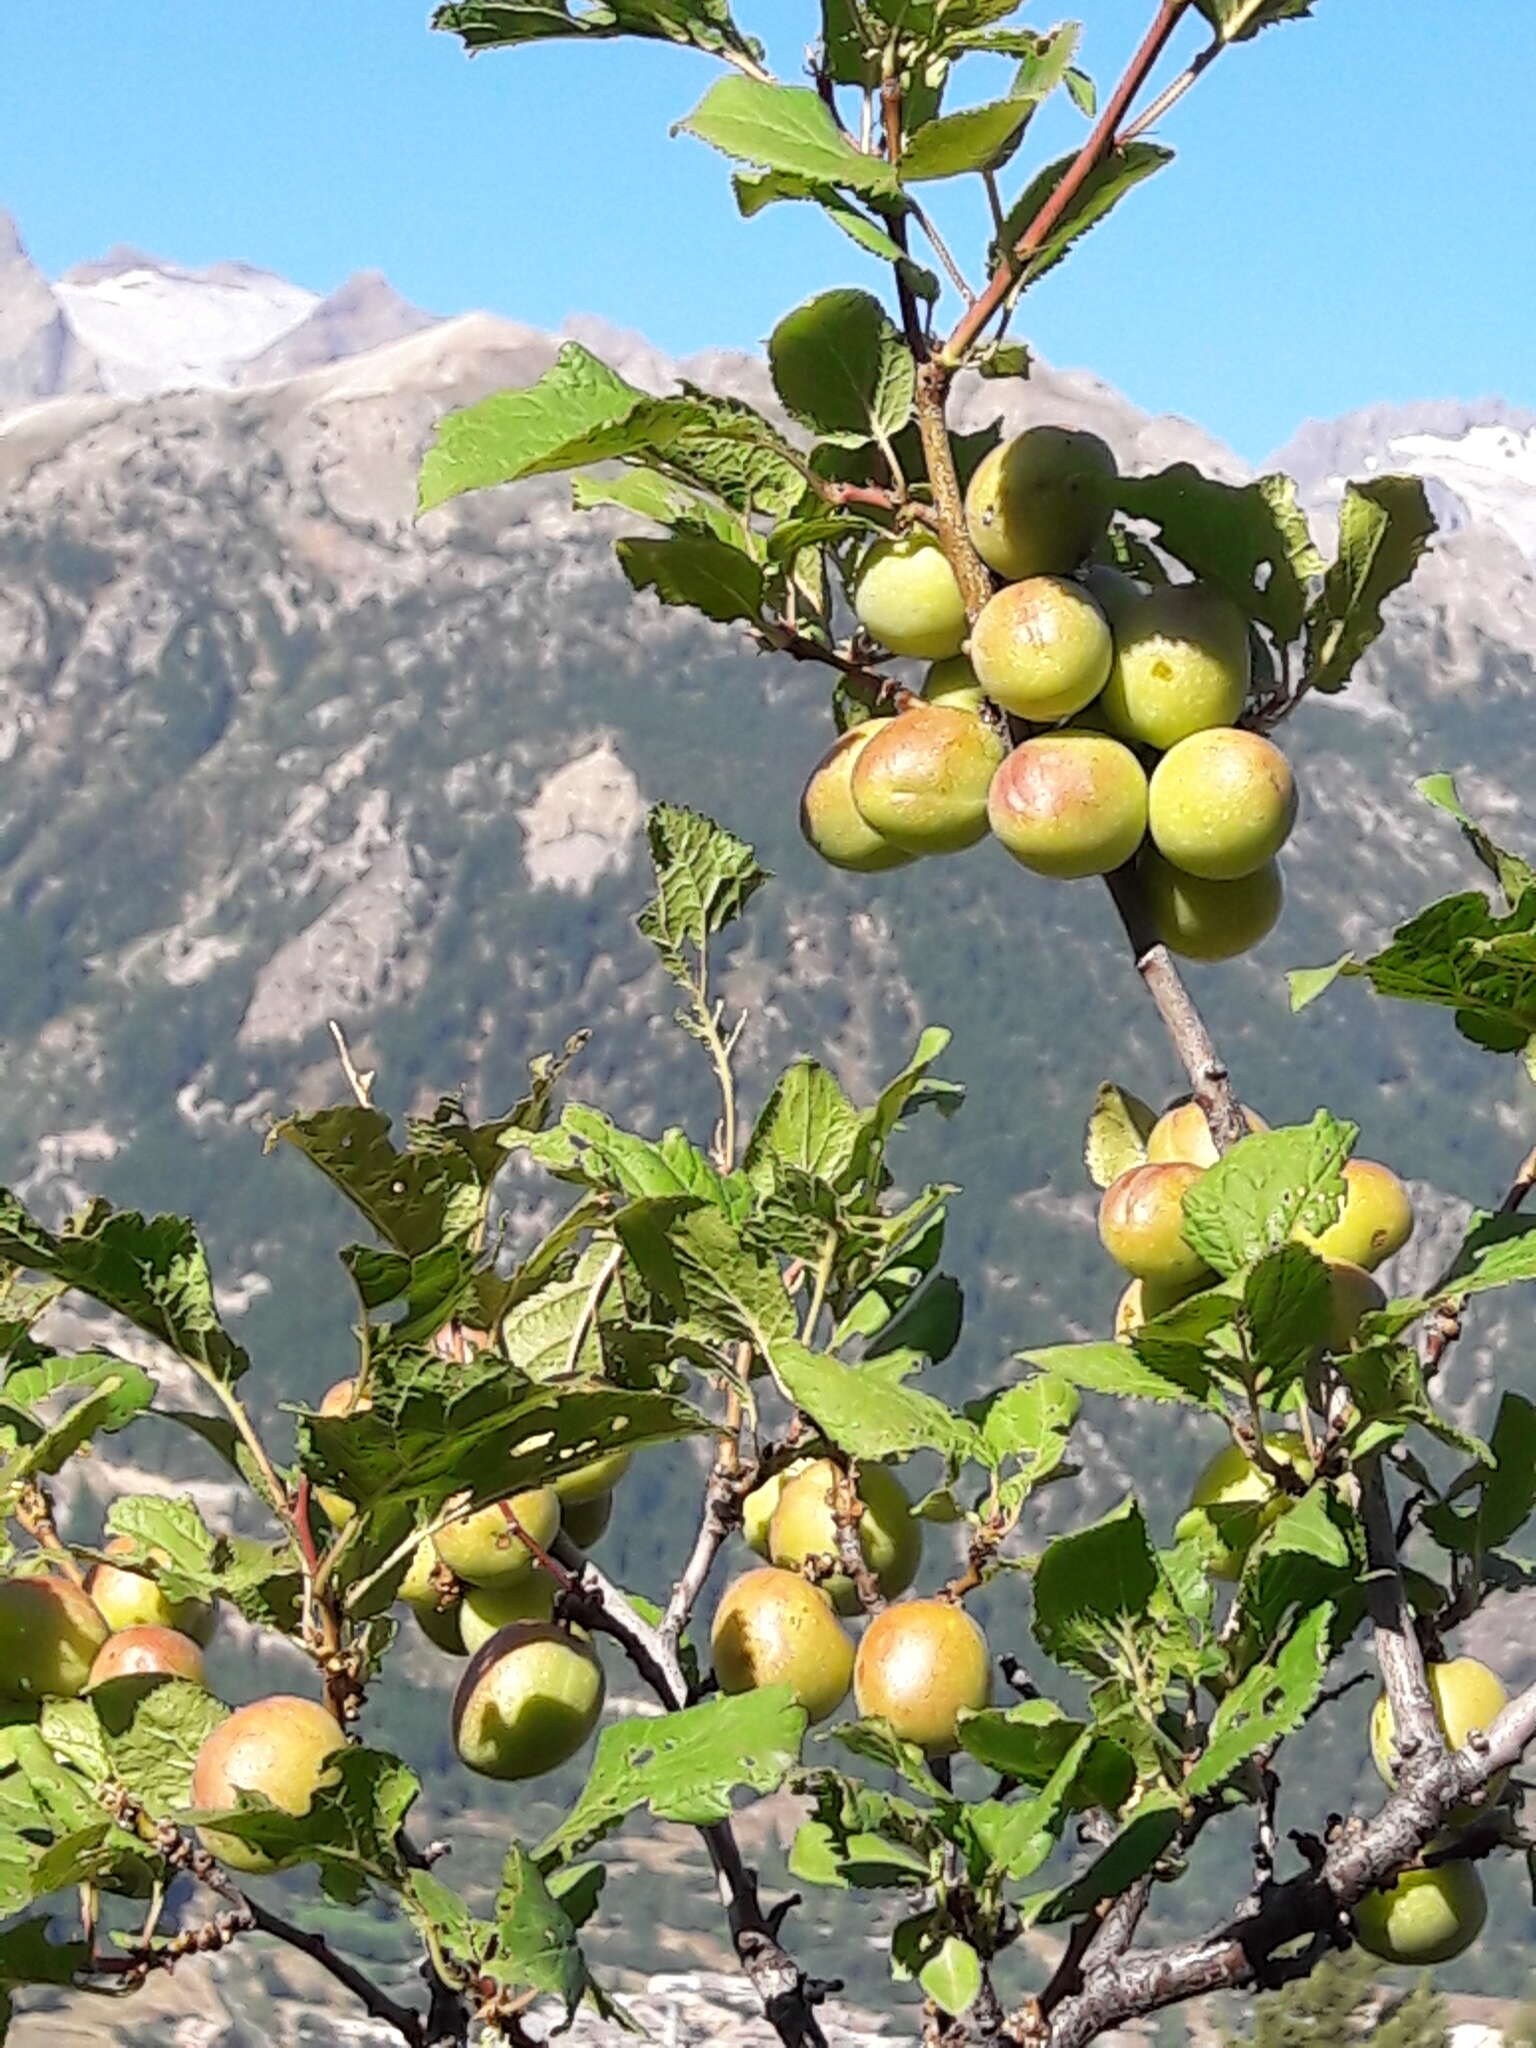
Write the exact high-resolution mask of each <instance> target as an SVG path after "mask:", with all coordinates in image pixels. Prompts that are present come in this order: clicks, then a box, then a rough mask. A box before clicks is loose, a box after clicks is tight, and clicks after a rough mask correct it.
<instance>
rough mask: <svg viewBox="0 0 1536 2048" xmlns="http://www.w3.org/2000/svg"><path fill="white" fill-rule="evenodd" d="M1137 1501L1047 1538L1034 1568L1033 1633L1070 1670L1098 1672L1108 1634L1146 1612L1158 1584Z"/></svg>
mask: <svg viewBox="0 0 1536 2048" xmlns="http://www.w3.org/2000/svg"><path fill="white" fill-rule="evenodd" d="M1159 1583H1160V1582H1159V1578H1158V1570H1157V1559H1156V1558H1155V1557H1154V1555H1153V1552H1152V1545H1151V1542H1150V1540H1149V1539H1148V1536H1147V1525H1146V1523H1145V1521H1143V1519H1142V1513H1141V1509H1140V1507H1139V1506H1138V1505H1137V1503H1136V1502H1135V1501H1134V1500H1126V1501H1124V1502H1122V1504H1121V1505H1120V1506H1119V1507H1118V1508H1115V1509H1114V1510H1113V1511H1112V1512H1111V1513H1110V1514H1107V1515H1105V1516H1104V1517H1103V1519H1102V1520H1101V1521H1098V1522H1094V1523H1092V1524H1091V1525H1090V1526H1089V1527H1088V1528H1086V1529H1079V1530H1077V1531H1075V1532H1074V1533H1073V1534H1072V1535H1069V1536H1058V1537H1057V1538H1056V1539H1055V1540H1054V1542H1052V1543H1049V1544H1047V1546H1046V1549H1045V1552H1044V1555H1043V1556H1042V1557H1041V1559H1040V1562H1039V1565H1038V1566H1037V1567H1036V1570H1035V1623H1034V1628H1035V1640H1036V1642H1038V1643H1039V1645H1040V1647H1041V1649H1042V1650H1044V1651H1045V1653H1046V1655H1047V1656H1048V1657H1052V1658H1054V1659H1055V1661H1056V1662H1057V1663H1058V1664H1064V1665H1066V1666H1067V1668H1068V1669H1069V1670H1074V1671H1081V1672H1083V1673H1085V1674H1086V1675H1088V1676H1091V1677H1102V1676H1103V1674H1104V1671H1105V1669H1106V1665H1105V1659H1104V1644H1105V1639H1106V1636H1108V1635H1110V1634H1112V1633H1113V1632H1115V1631H1117V1630H1119V1629H1121V1628H1123V1627H1124V1625H1125V1624H1126V1623H1128V1622H1134V1621H1136V1620H1138V1619H1140V1617H1141V1616H1143V1615H1144V1614H1146V1613H1147V1611H1148V1609H1149V1608H1150V1606H1151V1604H1152V1598H1153V1595H1154V1594H1155V1593H1156V1592H1157V1589H1158V1586H1159Z"/></svg>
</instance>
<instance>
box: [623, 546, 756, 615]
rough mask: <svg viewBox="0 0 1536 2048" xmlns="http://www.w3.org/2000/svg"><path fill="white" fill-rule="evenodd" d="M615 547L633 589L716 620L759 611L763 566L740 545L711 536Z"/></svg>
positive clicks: (754, 613) (664, 602) (753, 613)
mask: <svg viewBox="0 0 1536 2048" xmlns="http://www.w3.org/2000/svg"><path fill="white" fill-rule="evenodd" d="M614 551H615V553H616V554H617V555H618V558H619V566H620V568H621V569H622V570H623V571H624V574H625V575H626V576H627V577H628V578H629V581H630V583H631V585H632V586H633V588H634V589H636V590H654V591H655V593H656V595H657V596H658V597H659V598H660V599H661V601H662V603H663V604H671V605H691V606H692V607H693V609H694V610H695V611H699V612H702V613H703V614H704V616H705V618H706V619H714V620H716V621H718V622H719V623H721V624H724V623H726V622H728V621H730V620H732V619H756V618H758V617H759V616H760V615H761V612H762V609H763V572H762V570H761V569H760V568H759V567H758V565H757V563H756V562H754V561H753V559H752V557H751V556H750V555H749V554H748V553H746V551H745V550H744V549H742V548H737V547H732V546H730V545H729V543H728V542H726V541H723V540H717V539H715V538H714V537H713V536H712V535H710V534H703V533H679V534H674V535H672V536H671V537H670V538H669V539H667V540H644V539H629V540H621V541H619V542H617V543H616V544H615V550H614Z"/></svg>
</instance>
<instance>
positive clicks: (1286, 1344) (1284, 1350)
mask: <svg viewBox="0 0 1536 2048" xmlns="http://www.w3.org/2000/svg"><path fill="white" fill-rule="evenodd" d="M1332 1304H1333V1291H1332V1289H1331V1287H1330V1286H1329V1282H1328V1269H1327V1267H1326V1266H1325V1265H1324V1264H1323V1262H1322V1260H1321V1259H1320V1258H1319V1257H1318V1256H1317V1254H1316V1253H1315V1252H1312V1251H1309V1250H1308V1249H1307V1247H1306V1246H1305V1245H1303V1244H1283V1245H1281V1246H1280V1247H1279V1248H1278V1249H1277V1250H1275V1251H1272V1252H1267V1253H1266V1254H1265V1255H1264V1257H1263V1258H1261V1259H1260V1260H1259V1262H1258V1264H1257V1265H1256V1266H1254V1268H1253V1269H1252V1271H1251V1272H1250V1273H1249V1274H1248V1276H1247V1278H1246V1279H1245V1280H1244V1282H1243V1315H1242V1323H1243V1328H1244V1330H1245V1332H1246V1335H1247V1339H1248V1355H1249V1358H1250V1360H1251V1363H1252V1365H1253V1366H1254V1367H1255V1368H1256V1374H1255V1385H1256V1386H1258V1387H1259V1389H1260V1390H1261V1391H1262V1392H1263V1393H1264V1394H1265V1395H1266V1397H1267V1399H1268V1404H1269V1405H1270V1406H1273V1405H1274V1402H1275V1397H1276V1396H1277V1395H1278V1394H1280V1393H1283V1392H1284V1391H1285V1389H1286V1388H1287V1387H1289V1386H1290V1385H1291V1384H1292V1383H1293V1382H1294V1381H1295V1379H1296V1377H1297V1375H1298V1374H1299V1373H1300V1372H1301V1371H1302V1369H1303V1368H1304V1367H1305V1366H1306V1365H1307V1364H1308V1363H1309V1361H1310V1360H1311V1359H1313V1358H1315V1357H1316V1355H1317V1353H1318V1351H1319V1349H1320V1348H1321V1347H1322V1345H1323V1344H1324V1342H1325V1340H1326V1338H1327V1336H1328V1329H1329V1322H1330V1319H1331V1316H1332Z"/></svg>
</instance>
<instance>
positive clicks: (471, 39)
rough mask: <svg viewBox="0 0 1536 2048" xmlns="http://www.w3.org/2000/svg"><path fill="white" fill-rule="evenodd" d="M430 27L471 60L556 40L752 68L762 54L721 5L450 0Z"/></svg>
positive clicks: (714, 1)
mask: <svg viewBox="0 0 1536 2048" xmlns="http://www.w3.org/2000/svg"><path fill="white" fill-rule="evenodd" d="M432 26H433V28H435V29H444V30H446V31H447V32H448V33H449V34H451V35H456V36H458V38H459V39H460V41H461V42H462V43H463V45H464V47H465V49H466V50H467V51H468V52H469V54H470V55H471V56H474V55H476V54H477V53H478V52H480V51H482V50H497V49H512V48H515V47H516V46H517V45H518V44H520V43H541V42H547V41H549V40H550V39H551V38H553V37H557V36H588V37H596V38H601V37H604V36H648V37H653V38H655V39H656V40H657V41H660V42H668V43H690V44H692V45H693V47H694V48H695V49H697V50H707V51H709V52H710V53H711V54H713V55H716V56H719V55H721V54H723V53H725V52H731V53H733V54H734V55H736V56H739V57H746V58H748V59H750V60H751V61H752V62H754V63H760V62H761V60H762V55H763V51H762V46H761V44H759V43H758V42H757V41H755V40H754V38H753V37H751V36H744V35H743V34H742V32H741V30H740V29H738V28H737V26H736V24H735V22H734V21H732V19H731V17H730V13H729V10H728V9H727V8H726V7H725V6H724V4H723V0H590V4H587V5H584V6H580V5H572V4H570V0H448V4H446V5H443V6H440V7H438V8H437V9H436V11H435V12H434V14H433V16H432Z"/></svg>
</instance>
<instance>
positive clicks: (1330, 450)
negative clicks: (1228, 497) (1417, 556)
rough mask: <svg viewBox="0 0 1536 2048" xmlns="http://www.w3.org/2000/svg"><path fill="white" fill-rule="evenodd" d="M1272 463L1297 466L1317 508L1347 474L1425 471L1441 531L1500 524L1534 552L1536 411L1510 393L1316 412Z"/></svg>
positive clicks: (1335, 496) (1325, 506)
mask: <svg viewBox="0 0 1536 2048" xmlns="http://www.w3.org/2000/svg"><path fill="white" fill-rule="evenodd" d="M1265 468H1266V469H1279V470H1284V471H1285V472H1286V473H1287V474H1288V475H1290V476H1294V477H1295V478H1296V480H1297V483H1298V484H1299V485H1300V487H1301V495H1302V498H1303V500H1304V501H1305V502H1306V503H1307V504H1308V505H1309V506H1311V507H1312V508H1313V509H1315V510H1318V511H1331V510H1332V509H1333V508H1334V507H1335V506H1336V505H1337V504H1338V501H1339V497H1340V495H1341V494H1342V492H1343V489H1344V482H1345V479H1346V478H1348V477H1368V476H1373V475H1385V474H1388V473H1390V472H1393V471H1398V472H1407V473H1408V474H1410V475H1413V476H1421V477H1423V478H1424V480H1425V482H1426V484H1427V485H1428V486H1429V495H1430V502H1431V504H1432V505H1433V506H1434V508H1435V513H1436V516H1437V517H1438V518H1439V521H1440V526H1441V531H1442V532H1458V531H1460V530H1461V529H1462V528H1463V527H1466V526H1469V525H1474V524H1476V525H1483V526H1492V527H1497V528H1499V529H1500V530H1501V531H1502V532H1503V533H1504V534H1506V535H1507V536H1508V538H1509V539H1510V540H1512V541H1513V542H1514V544H1515V546H1516V547H1517V548H1519V550H1520V552H1521V553H1522V554H1524V555H1526V556H1529V557H1531V558H1533V559H1536V412H1527V411H1524V410H1523V409H1521V408H1519V407H1517V406H1511V405H1506V404H1505V403H1504V401H1503V400H1502V399H1497V398H1484V399H1477V400H1474V401H1471V402H1469V403H1463V402H1461V401H1459V400H1455V399H1444V400H1428V401H1426V402H1424V403H1423V404H1419V405H1373V406H1367V407H1364V408H1363V409H1362V410H1361V411H1359V412H1351V413H1345V414H1344V415H1343V416H1342V417H1341V418H1339V419H1335V420H1308V421H1307V423H1306V424H1305V426H1303V427H1302V428H1301V429H1300V431H1299V432H1298V433H1297V434H1296V435H1295V436H1294V437H1293V438H1292V439H1291V440H1290V441H1289V442H1287V444H1286V445H1285V447H1283V448H1281V449H1280V450H1279V451H1278V452H1277V453H1276V454H1275V455H1273V456H1271V457H1270V459H1269V461H1268V462H1267V463H1266V464H1265Z"/></svg>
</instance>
